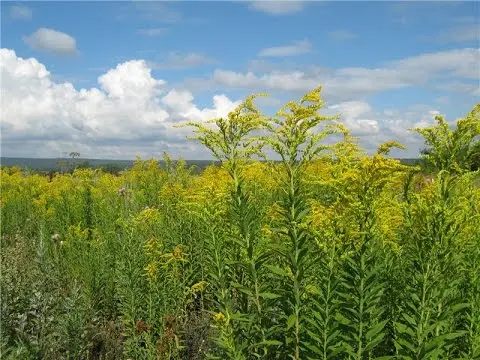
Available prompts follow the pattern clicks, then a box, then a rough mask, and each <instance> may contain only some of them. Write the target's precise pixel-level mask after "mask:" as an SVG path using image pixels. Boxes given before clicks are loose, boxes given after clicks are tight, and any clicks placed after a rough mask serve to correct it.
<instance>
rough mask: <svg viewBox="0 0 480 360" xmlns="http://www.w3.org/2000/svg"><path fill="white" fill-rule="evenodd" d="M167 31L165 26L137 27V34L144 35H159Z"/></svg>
mask: <svg viewBox="0 0 480 360" xmlns="http://www.w3.org/2000/svg"><path fill="white" fill-rule="evenodd" d="M166 33H168V29H166V28H149V29H138V30H137V34H139V35H145V36H161V35H165V34H166Z"/></svg>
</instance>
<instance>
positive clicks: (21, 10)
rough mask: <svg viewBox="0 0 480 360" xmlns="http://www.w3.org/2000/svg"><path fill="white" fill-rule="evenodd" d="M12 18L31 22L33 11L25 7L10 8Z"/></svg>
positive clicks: (15, 6) (14, 6)
mask: <svg viewBox="0 0 480 360" xmlns="http://www.w3.org/2000/svg"><path fill="white" fill-rule="evenodd" d="M10 16H11V17H12V18H14V19H20V20H30V19H31V18H32V9H30V8H29V7H27V6H23V5H13V6H10Z"/></svg>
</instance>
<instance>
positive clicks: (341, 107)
mask: <svg viewBox="0 0 480 360" xmlns="http://www.w3.org/2000/svg"><path fill="white" fill-rule="evenodd" d="M330 109H331V110H335V112H337V113H339V114H342V120H343V121H342V122H343V123H344V124H345V125H346V126H347V127H348V128H349V129H350V131H351V132H352V134H353V135H375V134H378V132H379V124H378V121H377V120H375V119H371V118H369V116H371V115H372V112H373V109H372V107H371V106H370V104H368V103H366V102H364V101H346V102H343V103H340V104H336V105H332V106H330Z"/></svg>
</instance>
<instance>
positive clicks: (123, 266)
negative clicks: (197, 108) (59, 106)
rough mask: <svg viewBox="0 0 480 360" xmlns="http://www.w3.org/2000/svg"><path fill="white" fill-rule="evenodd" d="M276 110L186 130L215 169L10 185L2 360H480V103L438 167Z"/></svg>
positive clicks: (309, 107) (140, 169)
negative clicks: (371, 146)
mask: <svg viewBox="0 0 480 360" xmlns="http://www.w3.org/2000/svg"><path fill="white" fill-rule="evenodd" d="M263 95H264V94H260V95H253V96H249V97H247V98H246V99H245V100H244V101H243V102H242V103H240V104H239V105H238V107H237V108H236V109H234V110H233V111H231V112H230V113H229V114H228V115H227V116H225V117H223V118H219V119H212V120H211V121H209V122H204V123H196V122H187V123H186V124H185V125H186V126H187V128H190V129H191V130H193V134H192V136H191V138H193V139H194V140H195V141H196V142H197V143H199V144H200V145H202V146H204V147H205V148H207V149H208V150H209V151H210V152H211V154H212V155H213V157H214V159H215V160H217V162H216V163H215V164H212V165H211V166H208V167H207V168H205V169H203V170H201V171H199V170H198V169H197V170H195V169H193V168H192V167H188V166H187V162H185V161H183V160H173V159H174V157H175V154H164V155H163V162H161V161H159V160H157V159H146V160H145V159H144V160H142V159H137V160H136V161H135V162H134V165H133V167H131V168H128V169H125V170H123V171H121V172H119V173H116V174H112V173H108V172H105V171H103V170H101V169H97V170H93V169H87V168H81V167H80V166H78V167H77V168H75V169H71V170H70V171H68V172H61V173H55V174H51V175H50V176H46V175H41V174H35V173H34V172H33V171H26V170H24V169H23V170H22V169H19V168H6V167H2V168H0V176H1V183H0V190H1V204H0V207H1V226H2V227H1V232H2V233H1V241H2V243H1V249H0V256H1V273H0V291H1V302H0V315H1V324H0V352H1V358H2V359H172V360H173V359H179V360H180V359H182V360H183V359H192V360H200V359H239V360H240V359H242V360H243V359H245V360H247V359H248V360H251V359H267V360H268V359H275V360H284V359H296V360H303V359H308V360H317V359H331V360H337V359H338V360H347V359H356V360H360V359H361V360H366V359H368V360H370V359H417V360H418V359H424V360H430V359H438V360H440V359H459V360H460V359H469V360H473V359H479V358H480V276H479V274H480V227H479V226H478V224H479V223H480V187H479V185H480V179H479V175H480V174H479V170H478V164H479V151H478V150H479V148H480V145H479V141H478V140H479V139H478V137H479V112H480V104H478V105H476V106H475V107H474V108H473V110H472V111H471V112H470V113H468V114H467V115H466V116H465V117H464V118H461V119H459V120H458V121H457V122H456V123H449V122H447V121H446V120H445V119H444V118H443V117H437V118H436V123H435V124H434V125H433V126H429V127H425V128H421V129H413V131H414V132H415V133H416V134H418V135H420V136H422V137H423V139H424V140H425V145H426V150H425V151H424V157H425V164H427V165H428V168H426V167H425V166H424V163H421V164H420V165H421V166H410V165H404V164H402V162H401V161H399V160H396V159H394V158H392V157H391V155H390V150H391V149H392V148H394V147H396V148H403V146H402V145H400V144H399V143H397V142H395V141H389V142H387V143H384V144H381V145H379V146H378V148H377V149H376V151H370V152H368V151H366V150H365V149H362V148H361V146H360V143H359V141H358V140H359V139H358V138H356V137H355V136H353V134H352V133H350V131H349V129H348V128H347V127H346V126H345V124H343V122H342V120H341V118H340V116H339V115H338V116H337V115H332V116H326V115H323V114H322V110H323V109H324V106H325V103H324V101H323V100H322V97H321V88H317V89H314V90H313V91H311V92H309V93H307V94H306V95H305V96H304V97H302V98H300V100H299V101H290V102H287V103H286V104H285V106H283V107H282V108H281V109H280V110H279V111H278V112H277V113H275V114H274V115H272V116H266V115H265V114H263V113H262V112H261V111H260V110H259V109H258V108H257V106H256V105H255V102H256V99H257V97H258V96H263ZM267 154H268V155H269V156H270V155H272V156H273V157H272V158H269V157H268V156H267Z"/></svg>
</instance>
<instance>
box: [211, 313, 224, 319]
mask: <svg viewBox="0 0 480 360" xmlns="http://www.w3.org/2000/svg"><path fill="white" fill-rule="evenodd" d="M214 319H215V320H216V321H222V320H224V319H225V315H223V313H222V312H219V313H217V314H215V316H214Z"/></svg>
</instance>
